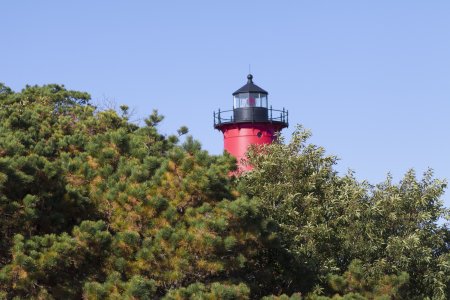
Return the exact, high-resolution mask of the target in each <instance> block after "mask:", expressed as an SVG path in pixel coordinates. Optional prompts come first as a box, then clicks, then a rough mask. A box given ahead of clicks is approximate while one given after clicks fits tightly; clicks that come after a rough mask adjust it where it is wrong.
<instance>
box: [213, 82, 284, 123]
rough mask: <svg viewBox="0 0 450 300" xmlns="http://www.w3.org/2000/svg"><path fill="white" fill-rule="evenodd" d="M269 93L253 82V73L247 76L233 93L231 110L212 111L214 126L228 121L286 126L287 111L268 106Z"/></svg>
mask: <svg viewBox="0 0 450 300" xmlns="http://www.w3.org/2000/svg"><path fill="white" fill-rule="evenodd" d="M268 95H269V93H268V92H267V91H265V90H264V89H262V88H260V87H259V86H257V85H256V84H254V83H253V75H252V74H249V75H248V76H247V83H246V84H245V85H244V86H243V87H241V88H240V89H238V90H237V91H236V92H234V93H233V110H227V111H221V110H219V111H218V112H214V127H215V128H219V127H220V126H221V125H222V124H229V123H249V122H250V123H267V122H269V123H277V125H279V126H280V127H281V128H284V127H288V112H287V110H285V109H284V108H283V110H275V109H272V107H271V106H270V107H269V103H268Z"/></svg>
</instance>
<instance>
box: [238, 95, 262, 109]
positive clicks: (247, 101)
mask: <svg viewBox="0 0 450 300" xmlns="http://www.w3.org/2000/svg"><path fill="white" fill-rule="evenodd" d="M233 99H234V100H233V105H234V106H233V107H234V108H243V107H264V108H267V95H264V94H261V93H240V94H238V95H236V96H234V98H233Z"/></svg>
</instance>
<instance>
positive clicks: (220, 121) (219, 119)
mask: <svg viewBox="0 0 450 300" xmlns="http://www.w3.org/2000/svg"><path fill="white" fill-rule="evenodd" d="M217 122H219V124H221V123H222V120H221V118H220V108H219V111H218V112H217Z"/></svg>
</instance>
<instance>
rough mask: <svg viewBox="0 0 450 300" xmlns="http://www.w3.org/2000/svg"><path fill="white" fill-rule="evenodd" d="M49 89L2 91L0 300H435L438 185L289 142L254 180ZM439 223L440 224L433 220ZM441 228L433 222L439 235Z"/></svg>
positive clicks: (447, 272) (275, 149)
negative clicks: (368, 175) (376, 173)
mask: <svg viewBox="0 0 450 300" xmlns="http://www.w3.org/2000/svg"><path fill="white" fill-rule="evenodd" d="M128 117H129V116H128V108H127V107H126V106H122V107H121V111H120V112H116V111H114V110H104V111H98V110H97V109H96V108H95V107H94V106H92V105H91V104H90V97H89V95H88V94H86V93H82V92H77V91H70V90H67V89H65V88H64V87H63V86H60V85H47V86H42V87H38V86H33V87H30V86H27V87H26V88H25V89H24V90H22V91H21V92H13V91H12V90H11V89H9V88H8V87H6V86H4V85H1V84H0V215H1V217H2V218H1V219H0V234H1V238H0V299H1V298H5V299H12V298H14V297H15V298H17V299H22V298H32V299H79V298H85V299H155V298H163V299H251V298H252V299H253V298H254V299H258V298H262V297H265V299H331V298H333V299H424V298H427V297H428V298H430V299H446V298H447V297H448V296H449V295H450V268H449V264H450V254H449V248H450V243H449V241H450V234H449V229H448V227H447V225H446V223H445V221H444V220H445V219H446V218H447V217H448V211H447V210H446V209H445V208H444V207H443V206H442V203H441V200H440V197H441V195H442V194H443V191H444V188H445V182H442V181H439V180H436V179H433V177H432V174H431V172H428V173H426V174H425V175H424V178H423V179H421V180H418V179H416V176H415V174H414V172H413V171H411V172H409V173H408V174H406V176H405V178H404V179H403V180H402V181H401V182H400V183H399V184H397V185H396V184H394V183H393V182H392V180H391V179H390V178H388V179H387V180H386V182H384V183H382V184H379V185H376V186H372V185H369V184H368V183H366V182H358V181H357V180H356V179H355V178H354V177H353V176H352V174H351V173H349V174H347V175H345V176H339V175H338V174H337V173H336V172H335V171H334V170H333V165H334V164H335V163H336V158H334V157H328V156H325V154H324V150H323V149H322V148H319V147H316V146H314V145H308V144H307V143H306V140H307V138H308V133H307V132H305V131H304V130H302V129H299V130H298V131H297V132H296V133H295V134H294V136H293V139H292V141H291V142H290V143H287V144H286V145H285V144H283V143H281V142H280V143H275V144H272V145H270V146H267V147H263V148H254V149H252V151H250V154H249V155H250V157H249V159H250V162H251V164H252V165H254V166H255V168H254V170H253V171H252V172H249V173H246V174H243V175H242V176H240V177H239V178H234V177H230V176H229V174H230V171H231V170H233V168H234V165H235V161H234V159H233V158H231V157H229V156H228V155H223V156H211V155H209V154H208V153H207V152H206V151H204V150H202V149H201V146H200V144H199V143H198V142H197V141H195V140H193V139H192V137H190V136H187V135H186V133H187V128H186V127H184V126H183V127H181V128H180V130H178V132H177V134H176V135H170V136H165V135H162V134H161V133H159V132H158V130H157V126H158V123H159V122H161V121H162V119H163V118H162V116H160V115H158V113H157V111H154V113H153V114H152V115H150V116H149V117H148V118H147V119H146V120H145V125H144V126H137V125H135V124H133V123H131V122H129V120H128ZM438 221H439V222H438ZM438 224H442V225H438Z"/></svg>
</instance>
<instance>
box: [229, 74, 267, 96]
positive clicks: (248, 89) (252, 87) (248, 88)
mask: <svg viewBox="0 0 450 300" xmlns="http://www.w3.org/2000/svg"><path fill="white" fill-rule="evenodd" d="M247 79H248V81H247V84H246V85H244V86H243V87H241V88H240V89H238V90H237V91H236V92H234V93H233V96H235V95H237V94H240V93H261V94H266V95H268V94H269V93H268V92H267V91H265V90H263V89H262V88H260V87H259V86H257V85H256V84H254V83H253V75H252V74H248V76H247Z"/></svg>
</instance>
